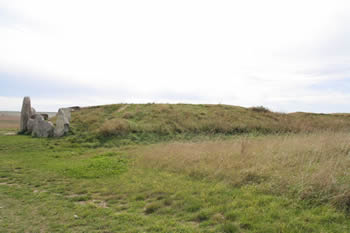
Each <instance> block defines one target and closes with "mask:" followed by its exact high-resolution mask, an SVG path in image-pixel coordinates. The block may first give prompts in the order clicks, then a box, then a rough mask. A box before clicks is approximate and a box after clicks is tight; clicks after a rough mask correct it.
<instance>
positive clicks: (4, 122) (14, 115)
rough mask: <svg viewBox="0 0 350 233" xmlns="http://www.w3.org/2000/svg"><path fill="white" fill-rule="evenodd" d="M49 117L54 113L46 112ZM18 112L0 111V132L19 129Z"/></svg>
mask: <svg viewBox="0 0 350 233" xmlns="http://www.w3.org/2000/svg"><path fill="white" fill-rule="evenodd" d="M47 114H49V117H53V116H54V115H55V113H53V112H47ZM20 116H21V113H20V112H11V111H0V130H2V131H4V130H7V131H15V130H18V129H19V120H20Z"/></svg>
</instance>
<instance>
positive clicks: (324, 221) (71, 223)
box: [0, 136, 350, 233]
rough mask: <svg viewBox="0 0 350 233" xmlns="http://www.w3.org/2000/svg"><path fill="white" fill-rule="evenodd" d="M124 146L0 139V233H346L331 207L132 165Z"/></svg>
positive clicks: (348, 225) (345, 220) (346, 225)
mask: <svg viewBox="0 0 350 233" xmlns="http://www.w3.org/2000/svg"><path fill="white" fill-rule="evenodd" d="M133 151H136V150H135V148H132V147H130V146H129V147H121V148H114V149H113V148H112V149H111V148H109V149H106V148H98V149H87V148H82V147H79V146H76V145H69V144H66V142H64V141H60V140H47V139H35V138H34V139H33V138H30V137H26V136H0V232H342V233H343V232H349V231H350V221H349V220H350V218H349V216H347V215H346V214H345V213H344V212H341V211H339V210H336V209H335V208H334V207H332V206H330V205H328V204H323V205H312V204H310V203H308V202H307V201H302V200H295V199H293V198H291V197H288V196H283V195H280V196H278V195H270V194H267V193H262V192H260V191H259V189H257V188H256V186H254V185H252V184H251V185H246V186H242V187H240V188H238V187H233V186H230V185H229V184H227V183H223V182H220V181H218V180H209V179H205V178H201V179H199V178H191V177H189V176H186V175H182V174H179V173H174V172H167V171H164V170H160V169H152V168H145V167H142V166H139V165H138V164H139V162H137V161H138V155H137V154H133Z"/></svg>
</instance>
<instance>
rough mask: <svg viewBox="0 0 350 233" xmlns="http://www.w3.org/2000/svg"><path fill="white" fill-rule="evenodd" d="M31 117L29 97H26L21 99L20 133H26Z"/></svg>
mask: <svg viewBox="0 0 350 233" xmlns="http://www.w3.org/2000/svg"><path fill="white" fill-rule="evenodd" d="M31 115H32V107H31V104H30V97H28V96H26V97H24V99H23V104H22V111H21V120H20V128H19V131H20V133H25V132H26V131H27V123H28V120H29V118H30V117H31Z"/></svg>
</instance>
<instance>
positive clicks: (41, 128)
mask: <svg viewBox="0 0 350 233" xmlns="http://www.w3.org/2000/svg"><path fill="white" fill-rule="evenodd" d="M53 134H54V126H53V124H52V122H50V121H45V120H44V118H43V117H42V116H41V115H40V114H36V115H35V117H34V124H33V131H32V136H33V137H41V138H47V137H52V136H53Z"/></svg>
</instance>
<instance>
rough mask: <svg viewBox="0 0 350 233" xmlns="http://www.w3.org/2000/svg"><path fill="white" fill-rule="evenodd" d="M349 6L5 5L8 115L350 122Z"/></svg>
mask: <svg viewBox="0 0 350 233" xmlns="http://www.w3.org/2000/svg"><path fill="white" fill-rule="evenodd" d="M349 13H350V1H346V0H308V1H305V0H291V1H287V0H264V1H261V0H245V1H243V0H237V1H232V0H230V1H225V0H211V1H209V0H198V1H195V0H176V1H172V0H169V1H166V0H147V1H145V0H128V1H117V0H101V1H89V0H84V1H80V0H73V1H72V0H60V1H50V0H31V1H28V0H0V111H6V110H7V111H8V110H12V111H19V110H20V109H21V105H22V99H23V97H24V96H30V97H31V99H32V105H33V106H34V107H35V108H36V109H37V110H39V111H57V109H58V108H60V107H69V106H91V105H101V104H112V103H193V104H203V103H205V104H229V105H239V106H245V107H251V106H261V105H262V106H265V107H267V108H269V109H271V110H273V111H278V112H295V111H305V112H324V113H331V112H350V43H349V41H350V26H349V23H350V14H349Z"/></svg>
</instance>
